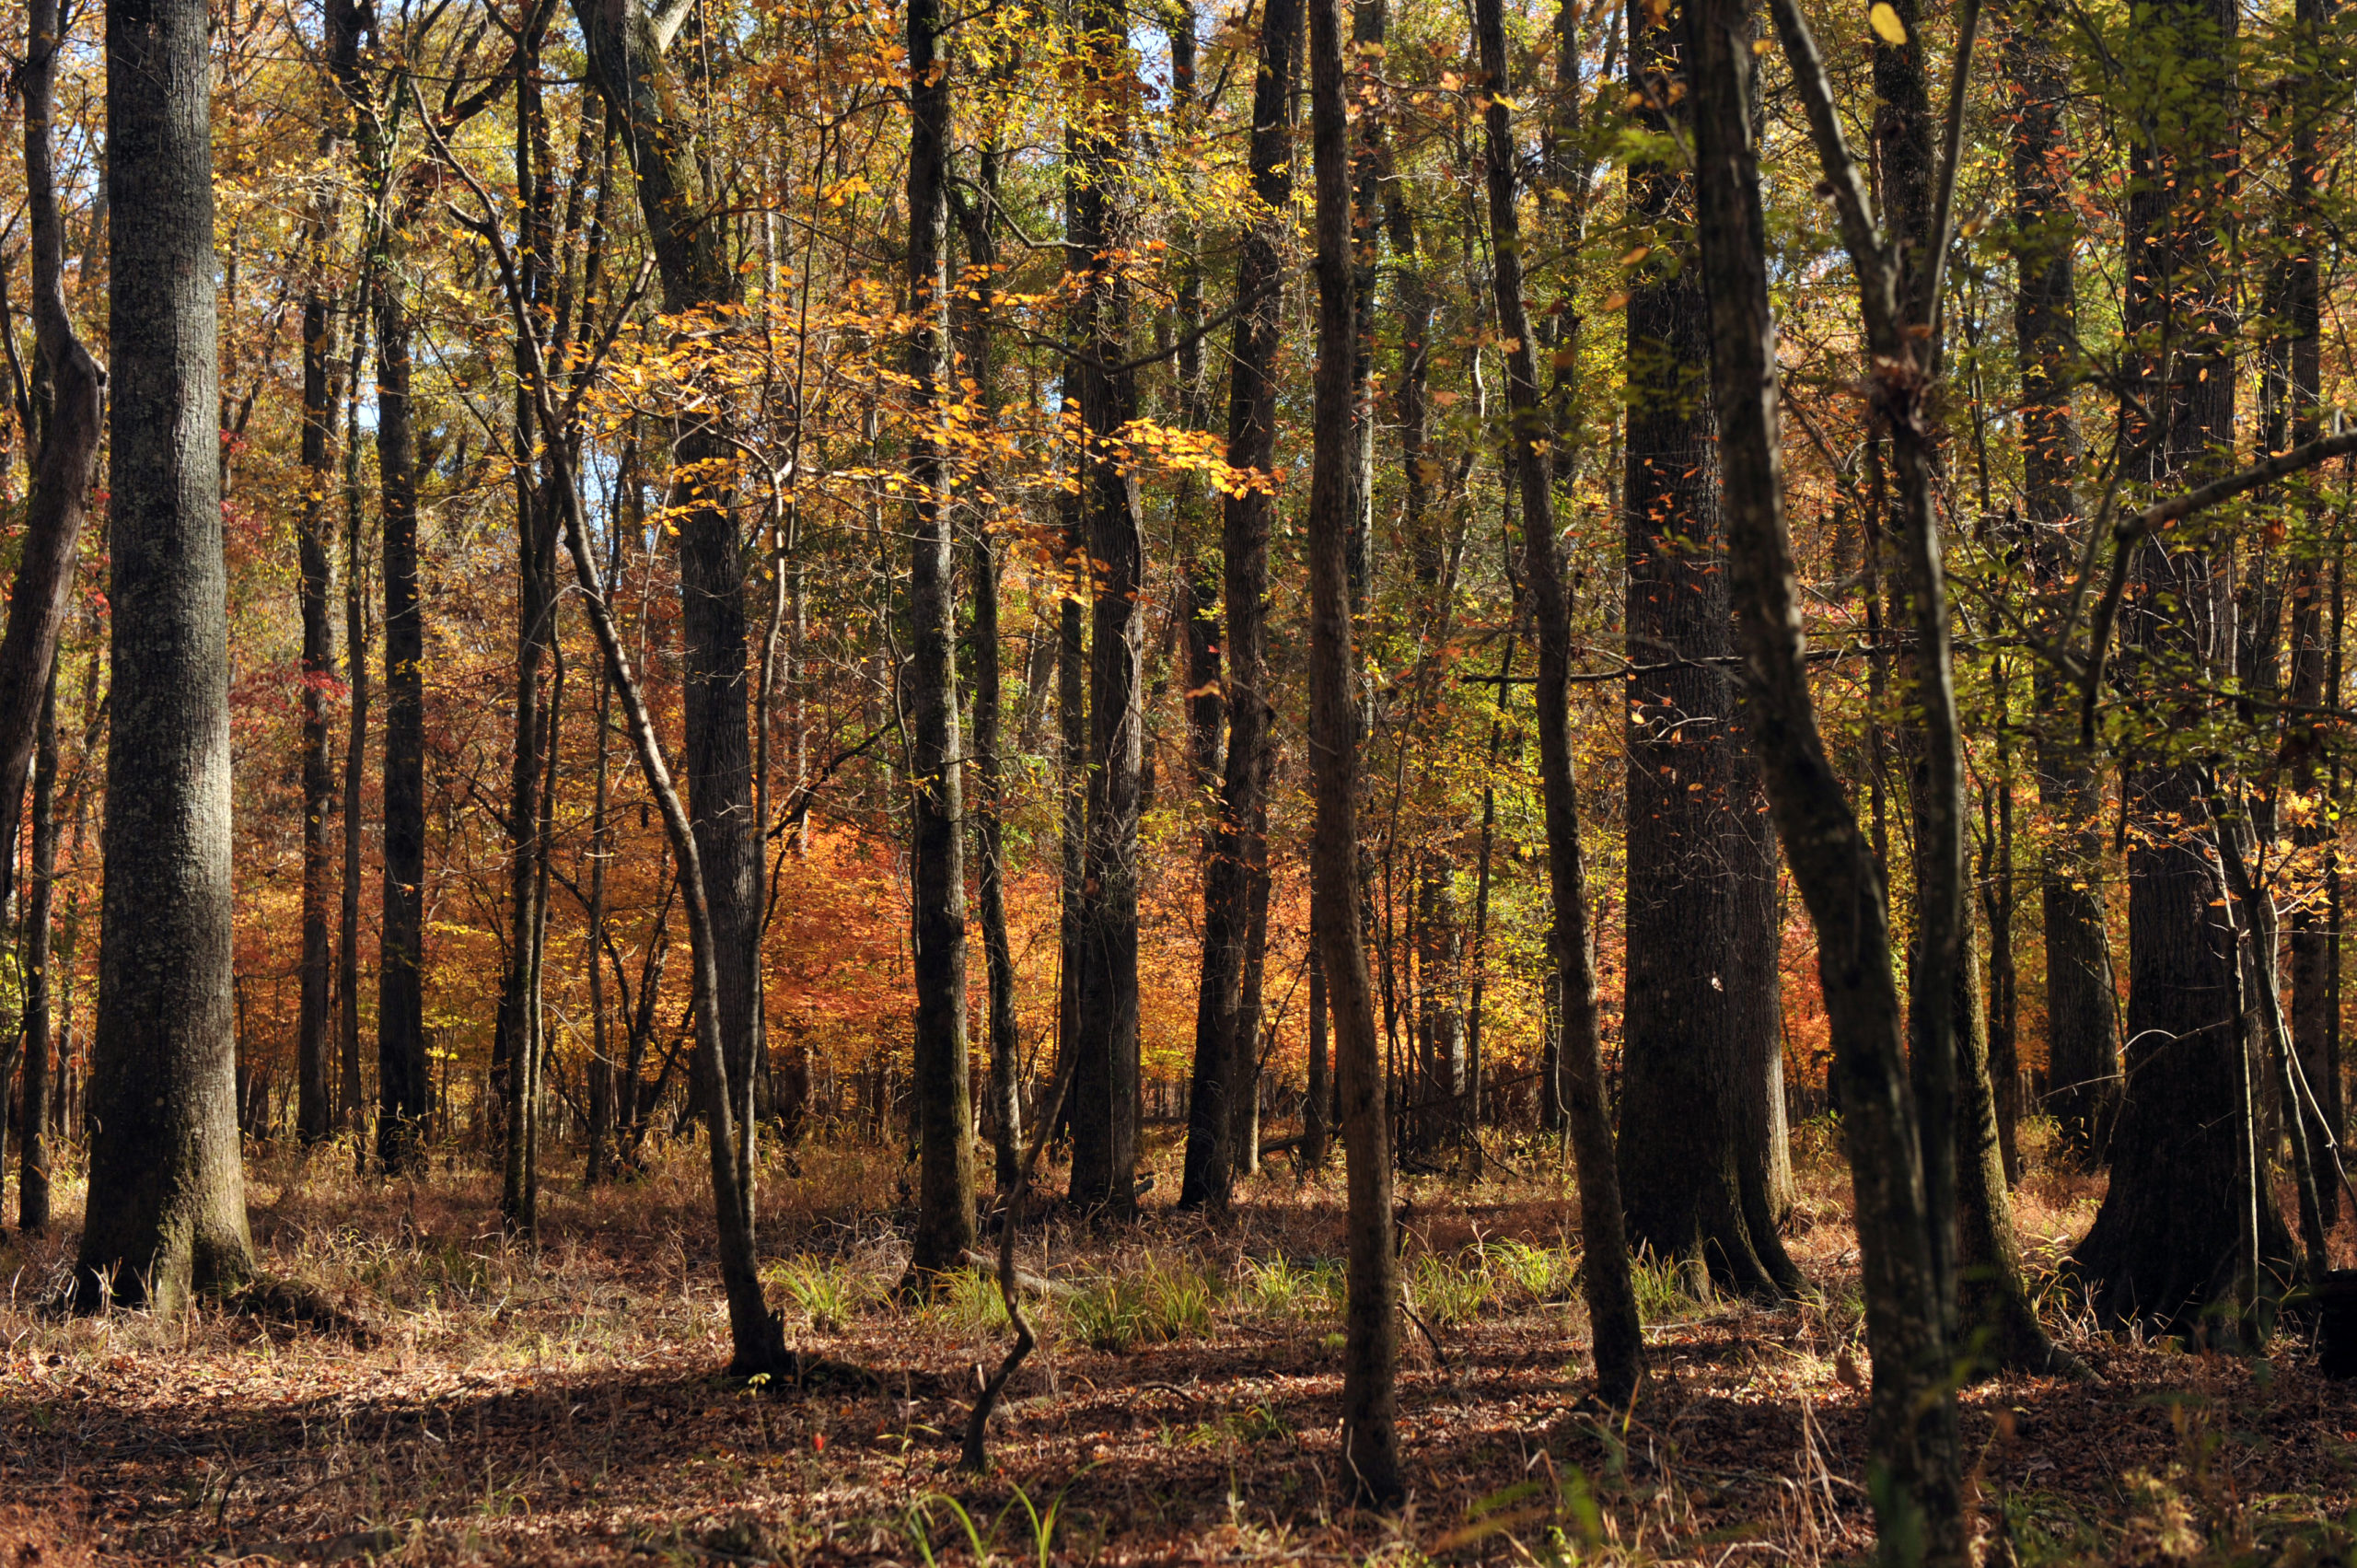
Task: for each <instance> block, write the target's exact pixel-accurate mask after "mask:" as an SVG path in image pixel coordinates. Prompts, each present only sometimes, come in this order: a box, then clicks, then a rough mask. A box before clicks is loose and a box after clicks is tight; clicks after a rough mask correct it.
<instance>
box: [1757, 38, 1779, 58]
mask: <svg viewBox="0 0 2357 1568" xmlns="http://www.w3.org/2000/svg"><path fill="white" fill-rule="evenodd" d="M1774 47H1775V45H1774V44H1772V43H1771V42H1770V41H1768V40H1766V39H1764V38H1755V39H1753V40H1752V41H1751V52H1753V53H1754V54H1765V53H1767V52H1769V51H1770V50H1771V49H1773V48H1774Z"/></svg>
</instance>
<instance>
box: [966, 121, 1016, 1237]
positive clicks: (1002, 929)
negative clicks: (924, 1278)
mask: <svg viewBox="0 0 2357 1568" xmlns="http://www.w3.org/2000/svg"><path fill="white" fill-rule="evenodd" d="M1003 156H1004V155H1003V154H1002V152H1001V150H1000V148H999V145H998V144H997V142H996V141H995V140H994V139H986V140H985V141H984V142H983V144H982V146H981V153H980V156H979V157H978V159H977V162H978V164H979V168H977V170H976V180H975V182H976V184H977V185H979V186H980V187H981V196H982V199H981V201H980V202H977V203H970V204H969V205H967V206H966V207H965V208H964V209H963V215H964V220H965V221H964V229H965V235H966V261H967V266H968V269H969V271H970V273H971V282H970V285H969V286H970V291H971V301H970V305H969V307H968V308H967V309H966V311H965V313H964V316H965V321H966V328H965V347H964V353H965V356H966V366H965V374H966V375H967V376H969V377H972V378H973V381H974V384H975V385H976V386H977V387H978V388H979V389H981V400H982V404H983V409H984V411H985V412H986V414H987V415H988V416H989V417H990V418H991V419H992V420H993V421H994V420H995V418H996V414H997V406H998V404H997V396H996V393H995V391H994V389H993V375H994V372H995V369H996V366H994V364H993V356H992V349H993V343H992V339H993V329H994V328H995V326H996V320H995V318H994V315H993V312H994V311H995V309H996V308H997V304H998V296H997V287H996V273H995V271H994V269H995V268H996V267H997V265H998V211H997V205H996V203H997V201H998V187H999V166H1000V161H1001V158H1002V157H1003ZM965 292H966V291H965V290H961V291H960V293H961V295H962V294H964V293H965ZM980 477H981V476H979V475H976V476H974V478H973V481H972V482H977V483H979V482H980ZM972 548H973V562H974V567H973V572H974V579H973V590H972V591H973V599H974V620H973V630H972V637H973V650H974V651H973V660H974V739H973V755H974V780H975V786H976V787H975V796H976V799H975V802H974V813H973V815H974V849H975V854H976V855H977V857H978V858H979V859H980V860H981V865H980V866H979V868H978V870H979V875H978V876H977V877H976V885H977V890H978V891H979V893H980V895H981V898H980V901H981V923H982V956H983V962H984V968H985V972H986V974H987V976H988V984H989V987H990V1004H989V1012H990V1031H991V1032H990V1040H991V1075H990V1086H989V1088H988V1090H987V1094H988V1098H989V1110H988V1115H987V1116H986V1118H985V1120H987V1121H989V1123H990V1131H991V1144H992V1153H993V1165H994V1167H995V1174H996V1177H997V1181H998V1191H999V1194H1000V1200H1001V1202H1006V1201H1007V1200H1008V1199H1010V1198H1011V1197H1012V1195H1013V1194H1014V1191H1015V1189H1016V1183H1017V1181H1018V1180H1019V1179H1020V1177H1021V1169H1020V1167H1021V1155H1022V1147H1023V1085H1022V1082H1021V1076H1022V1057H1021V1051H1022V1040H1021V1036H1020V1026H1019V1024H1018V1021H1017V1018H1016V1009H1015V947H1014V942H1013V939H1012V938H1011V937H1010V936H1009V935H1008V933H1007V925H1006V819H1005V801H1006V794H1005V789H1006V785H1005V764H1004V758H1003V757H1002V756H1001V748H1002V746H1003V744H1004V741H1003V732H1004V716H1003V715H1004V696H1005V693H1004V673H1003V670H1002V668H1001V664H1000V656H1001V655H1000V647H999V575H1000V563H999V546H998V541H997V540H994V539H993V538H992V537H991V533H990V530H989V528H987V527H985V526H983V525H981V524H980V523H977V524H976V525H975V527H974V530H973V541H972Z"/></svg>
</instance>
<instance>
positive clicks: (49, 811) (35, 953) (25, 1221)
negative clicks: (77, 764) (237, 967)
mask: <svg viewBox="0 0 2357 1568" xmlns="http://www.w3.org/2000/svg"><path fill="white" fill-rule="evenodd" d="M97 656H98V655H97V653H96V651H95V650H93V652H92V654H91V657H92V658H96V657H97ZM56 890H57V667H56V666H55V665H54V664H52V665H51V666H50V672H49V692H48V696H47V698H46V700H44V701H43V702H42V703H41V735H40V737H39V738H38V739H37V740H36V741H35V743H34V748H33V864H32V887H31V888H30V889H28V892H27V898H26V910H25V952H24V971H25V1030H24V1035H25V1067H24V1102H23V1112H22V1114H23V1122H22V1126H21V1128H20V1132H21V1133H22V1135H23V1147H22V1149H21V1150H20V1152H19V1156H18V1158H19V1161H20V1165H19V1169H18V1172H17V1228H19V1229H20V1230H22V1231H23V1232H24V1233H25V1234H26V1235H28V1236H41V1235H43V1234H44V1233H46V1232H47V1231H48V1229H49V1200H50V1180H49V1177H50V1168H49V1161H50V1132H49V1119H50V1109H51V1108H50V1092H49V1081H50V1062H51V1060H52V1057H54V1056H55V1054H56V1051H55V1049H54V1047H53V1046H52V1042H51V1033H52V1017H51V1015H52V1012H53V1010H54V1009H53V1007H52V998H53V997H54V996H55V995H56V993H57V982H56V978H55V976H54V975H52V973H51V972H50V912H51V910H52V907H53V905H54V901H55V897H56Z"/></svg>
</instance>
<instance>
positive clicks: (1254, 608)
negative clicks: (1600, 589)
mask: <svg viewBox="0 0 2357 1568" xmlns="http://www.w3.org/2000/svg"><path fill="white" fill-rule="evenodd" d="M1301 14H1302V13H1301V0H1270V4H1269V5H1268V6H1267V8H1266V9H1265V10H1264V11H1263V12H1262V14H1261V17H1260V64H1259V72H1258V75H1256V76H1255V77H1254V78H1253V84H1252V142H1251V147H1250V160H1251V178H1252V196H1253V201H1254V203H1255V206H1254V211H1253V221H1252V223H1251V226H1249V227H1248V228H1247V229H1246V231H1245V234H1244V243H1243V246H1242V249H1241V250H1240V252H1239V253H1238V255H1237V262H1236V338H1235V345H1234V348H1233V350H1232V351H1231V354H1230V357H1229V370H1228V389H1227V460H1228V462H1229V463H1230V464H1232V465H1233V466H1235V467H1237V468H1239V469H1249V470H1254V471H1262V470H1270V469H1272V468H1273V467H1274V466H1275V460H1274V459H1275V453H1276V406H1277V383H1276V374H1275V372H1276V357H1277V352H1278V348H1279V346H1280V344H1281V343H1282V342H1283V334H1284V262H1283V257H1282V255H1281V254H1280V251H1279V245H1280V243H1281V241H1282V239H1283V227H1282V226H1283V224H1284V222H1285V216H1284V214H1285V210H1286V207H1287V205H1288V204H1289V203H1291V201H1292V200H1293V138H1294V115H1293V82H1294V73H1295V63H1296V60H1297V58H1298V56H1299V54H1300V52H1301ZM1275 510H1276V506H1275V498H1274V497H1273V496H1271V495H1269V494H1265V493H1263V492H1262V491H1260V489H1258V488H1248V489H1247V490H1246V491H1245V492H1244V493H1243V494H1230V495H1228V496H1226V497H1225V498H1224V499H1223V501H1222V504H1221V508H1220V527H1221V552H1222V559H1223V567H1222V570H1223V574H1224V579H1223V582H1222V589H1223V593H1224V596H1225V599H1226V602H1227V637H1226V645H1225V649H1224V650H1223V652H1224V653H1225V656H1226V659H1227V674H1226V679H1225V681H1224V682H1223V685H1222V694H1223V696H1224V697H1225V703H1226V709H1227V748H1226V754H1225V757H1224V758H1223V759H1222V764H1223V768H1224V773H1223V776H1222V779H1221V785H1220V795H1219V819H1218V821H1217V824H1216V826H1215V828H1214V830H1213V840H1212V845H1211V852H1210V854H1208V855H1207V856H1206V858H1205V861H1204V866H1203V967H1202V989H1201V991H1200V992H1199V993H1198V999H1197V1004H1196V1014H1195V1067H1194V1082H1193V1086H1192V1088H1191V1090H1190V1094H1189V1096H1188V1102H1187V1106H1188V1110H1187V1114H1188V1119H1189V1121H1188V1129H1187V1166H1186V1175H1185V1179H1184V1182H1183V1184H1182V1186H1181V1189H1180V1191H1179V1203H1180V1206H1182V1207H1193V1206H1195V1205H1197V1204H1209V1205H1211V1206H1213V1207H1219V1206H1221V1205H1224V1204H1225V1202H1227V1198H1228V1192H1229V1188H1230V1183H1231V1180H1232V1177H1233V1172H1234V1169H1235V1166H1236V1158H1237V1151H1236V1149H1235V1148H1234V1147H1233V1140H1232V1136H1231V1133H1232V1130H1233V1127H1234V1122H1235V1115H1234V1109H1233V1108H1234V1102H1235V1099H1236V1097H1237V1094H1238V1093H1239V1092H1240V1091H1241V1089H1242V1088H1243V1083H1242V1080H1241V1079H1240V1077H1239V1076H1238V1075H1237V1068H1238V1065H1239V1063H1240V1062H1241V1060H1242V1057H1243V1056H1245V1055H1247V1054H1249V1053H1250V1052H1251V1050H1252V1044H1251V1042H1250V1041H1248V1040H1242V1031H1241V1029H1240V1028H1238V1017H1239V1015H1240V1013H1241V1010H1242V1005H1243V986H1244V960H1245V949H1246V947H1247V944H1248V938H1249V935H1250V924H1251V919H1250V913H1251V881H1252V877H1253V876H1254V875H1255V873H1256V871H1257V872H1259V873H1261V874H1263V875H1264V874H1265V871H1266V867H1267V865H1268V854H1269V846H1268V841H1267V837H1266V835H1265V833H1264V832H1261V831H1260V830H1257V829H1256V827H1255V824H1257V823H1260V822H1263V821H1265V819H1266V809H1267V803H1266V799H1265V794H1264V790H1265V780H1266V775H1267V764H1266V757H1265V754H1266V753H1267V751H1268V749H1269V731H1270V723H1271V719H1273V718H1274V716H1275V714H1276V708H1275V704H1273V703H1271V701H1270V700H1269V691H1268V690H1267V687H1268V653H1267V648H1268V629H1267V628H1268V598H1269V525H1270V522H1271V517H1273V515H1274V513H1275ZM1312 983H1313V984H1316V983H1318V981H1313V982H1312ZM1320 994H1321V995H1322V992H1321V993H1320ZM1239 1041H1241V1043H1239ZM1318 1043H1319V1044H1320V1045H1322V1044H1323V1042H1322V1040H1321V1041H1319V1042H1318ZM1320 1087H1322V1085H1321V1086H1320ZM1319 1131H1320V1133H1321V1138H1320V1144H1321V1148H1320V1150H1319V1152H1320V1154H1321V1155H1322V1152H1323V1151H1322V1142H1323V1140H1322V1133H1323V1131H1324V1130H1323V1128H1322V1127H1321V1128H1320V1130H1319ZM1199 1150H1200V1152H1199ZM1256 1153H1257V1151H1256Z"/></svg>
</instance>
